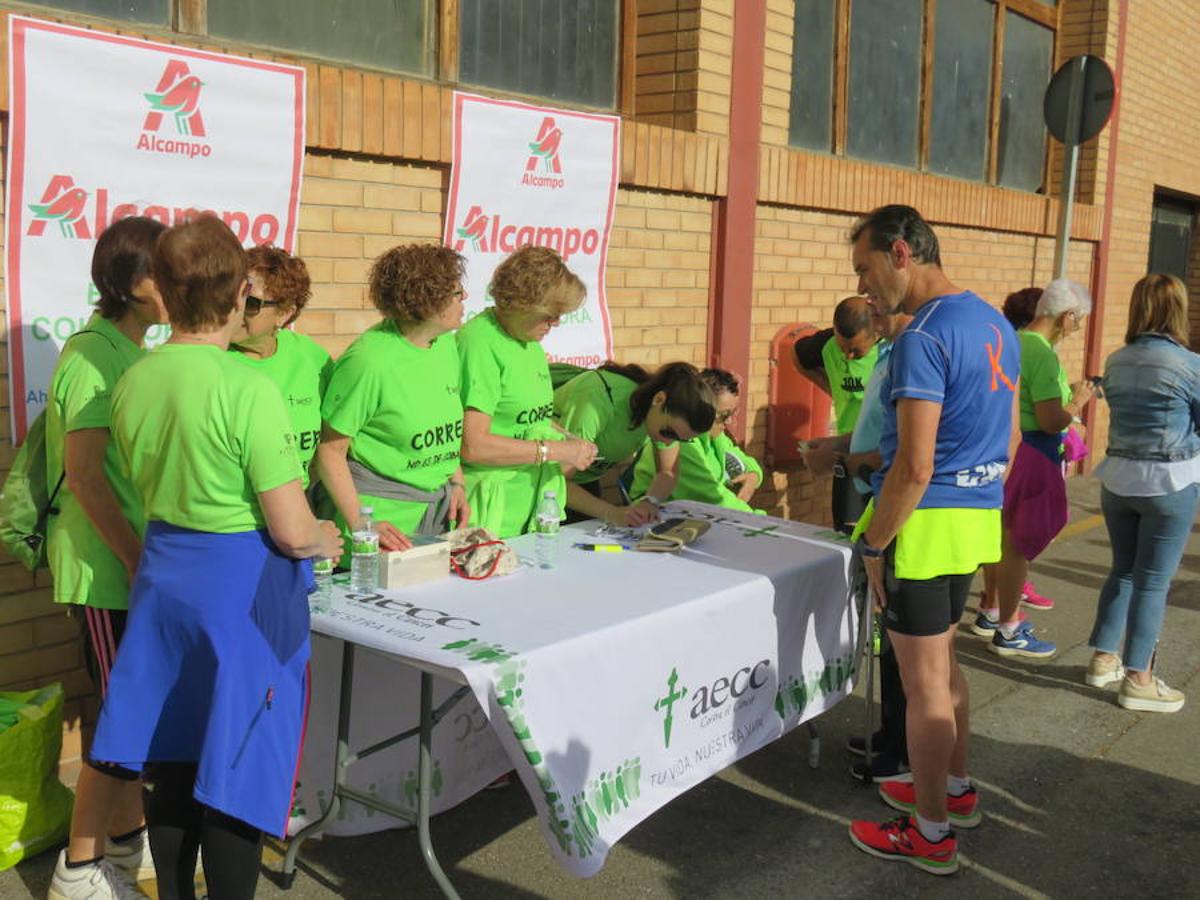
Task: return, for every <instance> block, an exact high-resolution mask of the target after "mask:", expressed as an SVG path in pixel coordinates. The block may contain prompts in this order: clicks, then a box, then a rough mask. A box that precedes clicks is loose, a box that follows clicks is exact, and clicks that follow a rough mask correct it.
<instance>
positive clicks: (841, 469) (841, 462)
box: [833, 453, 846, 478]
mask: <svg viewBox="0 0 1200 900" xmlns="http://www.w3.org/2000/svg"><path fill="white" fill-rule="evenodd" d="M833 477H834V478H845V477H846V457H845V456H843V455H842V454H841V453H835V454H834V457H833Z"/></svg>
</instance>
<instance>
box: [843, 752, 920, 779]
mask: <svg viewBox="0 0 1200 900" xmlns="http://www.w3.org/2000/svg"><path fill="white" fill-rule="evenodd" d="M870 770H871V771H870V776H871V780H872V781H874V782H875V783H876V784H879V783H882V782H884V781H897V780H901V779H906V778H907V777H908V773H909V769H908V763H906V762H905V761H904V760H902V759H901V758H900V757H898V756H893V755H892V754H890V753H883V754H880V755H879V756H876V757H875V758H874V759H873V760H872V761H871V766H870ZM850 774H851V775H853V776H854V777H855V778H857V779H858V780H859V781H862V780H863V777H864V776H865V775H866V774H867V761H866V760H865V759H862V760H859V761H858V762H856V763H854V764H853V765H852V766H850Z"/></svg>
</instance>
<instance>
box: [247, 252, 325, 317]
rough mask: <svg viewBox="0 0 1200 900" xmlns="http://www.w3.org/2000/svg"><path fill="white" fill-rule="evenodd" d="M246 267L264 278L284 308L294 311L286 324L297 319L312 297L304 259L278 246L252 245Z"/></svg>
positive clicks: (264, 281)
mask: <svg viewBox="0 0 1200 900" xmlns="http://www.w3.org/2000/svg"><path fill="white" fill-rule="evenodd" d="M246 267H247V269H248V270H249V271H250V272H257V273H258V274H259V275H260V276H261V277H262V281H263V287H264V288H265V289H266V292H267V293H268V294H269V295H270V297H271V299H272V300H278V301H279V303H280V304H281V306H282V309H283V310H284V311H286V312H289V313H291V315H289V316H288V320H287V322H286V323H284V324H286V325H290V324H292V323H293V322H295V321H296V319H298V318H299V317H300V310H302V309H304V305H305V304H306V303H308V301H309V300H310V299H312V279H311V278H309V276H308V266H306V265H305V264H304V260H302V259H301V258H300V257H298V256H292V255H291V254H290V253H288V252H287V251H286V250H281V249H280V248H278V247H270V246H260V247H251V248H250V249H249V250H247V251H246Z"/></svg>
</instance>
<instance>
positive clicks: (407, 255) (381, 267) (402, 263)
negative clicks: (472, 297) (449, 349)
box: [369, 244, 467, 322]
mask: <svg viewBox="0 0 1200 900" xmlns="http://www.w3.org/2000/svg"><path fill="white" fill-rule="evenodd" d="M466 265H467V263H466V260H465V259H464V258H463V256H462V254H461V253H456V252H455V251H454V250H451V249H450V248H449V247H443V246H441V245H439V244H402V245H400V246H399V247H393V248H392V249H391V250H385V251H384V252H383V253H381V254H379V256H378V257H377V258H376V260H375V262H374V264H373V265H372V266H371V275H370V278H369V282H370V293H371V302H372V303H373V304H375V308H376V309H377V310H379V312H380V313H381V314H382V315H383V317H384V318H385V319H391V320H392V321H393V322H424V321H427V320H428V319H431V318H433V317H434V316H436V315H437V314H438V313H440V312H442V310H444V309H445V308H446V307H447V306H449V305H450V300H451V297H452V296H453V294H454V292H455V291H458V290H460V289H461V288H462V280H463V276H464V275H465V274H466Z"/></svg>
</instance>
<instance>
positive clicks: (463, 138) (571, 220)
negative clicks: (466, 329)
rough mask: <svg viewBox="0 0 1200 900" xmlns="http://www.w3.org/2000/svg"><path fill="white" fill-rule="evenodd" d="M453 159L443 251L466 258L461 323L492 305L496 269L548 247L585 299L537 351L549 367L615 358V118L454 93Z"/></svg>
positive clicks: (617, 140)
mask: <svg viewBox="0 0 1200 900" xmlns="http://www.w3.org/2000/svg"><path fill="white" fill-rule="evenodd" d="M453 130H454V157H453V165H454V168H453V172H452V174H451V180H450V197H449V200H448V202H447V205H446V228H445V234H444V243H445V244H446V245H447V246H450V247H453V248H454V249H455V250H458V251H459V252H460V253H462V254H463V255H464V256H465V257H466V259H467V278H466V288H467V293H468V294H469V297H468V299H467V315H468V316H470V315H472V314H475V313H478V312H480V311H482V310H483V309H484V308H485V307H487V306H489V305H490V304H491V299H490V297H489V296H488V292H487V287H488V283H489V282H490V281H491V277H492V272H493V270H495V268H496V266H498V265H499V264H500V262H501V261H502V260H503V259H504V258H505V257H506V256H508V255H509V254H510V253H512V251H514V250H516V249H517V248H518V247H521V246H524V245H526V244H536V245H539V246H547V247H553V248H554V249H555V250H557V251H558V252H559V253H561V254H562V256H563V258H564V259H565V260H566V263H567V265H568V266H569V267H570V269H571V271H572V272H574V273H575V274H576V275H578V276H579V277H580V278H581V279H582V280H583V283H584V285H586V287H587V301H586V302H585V303H584V305H583V306H582V307H580V309H579V310H578V311H577V312H575V313H572V314H571V315H569V316H565V317H564V318H563V321H562V324H561V325H559V327H557V328H555V329H554V330H553V331H551V332H550V335H549V337H547V338H546V339H545V340H544V341H543V342H542V343H543V345H544V346H545V348H546V355H547V356H549V357H550V361H551V362H572V363H576V364H577V365H584V366H596V365H599V364H600V363H602V362H603V361H604V360H606V359H608V358H609V357H610V356H611V355H612V330H611V327H610V325H609V320H608V304H607V302H606V300H605V296H604V266H605V259H606V257H607V255H608V238H609V233H610V232H611V230H612V220H613V207H614V205H615V203H616V197H617V176H618V173H619V170H618V155H617V154H618V148H619V147H620V139H621V120H620V118H619V117H617V116H605V115H599V114H595V113H582V112H572V111H570V110H563V109H551V108H549V107H543V106H533V105H531V104H528V103H521V102H519V101H515V100H496V99H492V98H490V97H479V96H475V95H474V94H464V93H461V92H455V94H454V128H453Z"/></svg>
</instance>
